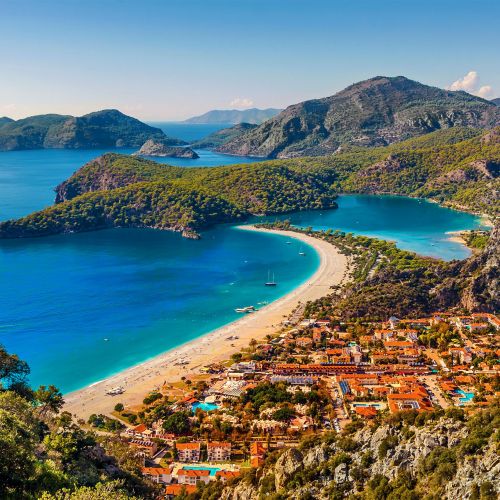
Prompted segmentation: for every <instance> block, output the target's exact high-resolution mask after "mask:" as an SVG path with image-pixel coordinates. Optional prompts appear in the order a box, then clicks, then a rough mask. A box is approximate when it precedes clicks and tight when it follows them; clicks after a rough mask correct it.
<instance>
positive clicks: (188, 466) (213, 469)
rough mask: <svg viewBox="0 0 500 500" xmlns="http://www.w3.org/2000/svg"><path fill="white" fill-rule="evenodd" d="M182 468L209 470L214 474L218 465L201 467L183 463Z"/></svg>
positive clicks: (218, 468)
mask: <svg viewBox="0 0 500 500" xmlns="http://www.w3.org/2000/svg"><path fill="white" fill-rule="evenodd" d="M182 468H183V469H184V470H209V471H210V475H211V476H215V474H216V473H217V471H218V470H221V469H220V467H203V466H202V465H183V466H182Z"/></svg>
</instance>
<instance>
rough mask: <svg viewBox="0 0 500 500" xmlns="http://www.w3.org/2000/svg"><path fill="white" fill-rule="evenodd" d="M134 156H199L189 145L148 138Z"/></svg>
mask: <svg viewBox="0 0 500 500" xmlns="http://www.w3.org/2000/svg"><path fill="white" fill-rule="evenodd" d="M133 156H162V157H169V158H191V159H195V158H199V156H198V155H197V154H196V153H195V152H194V151H193V150H192V149H191V148H188V147H180V146H170V145H169V143H168V141H167V142H166V141H162V140H155V139H148V140H147V141H146V142H145V143H144V144H143V145H142V146H141V149H139V151H136V152H135V153H133Z"/></svg>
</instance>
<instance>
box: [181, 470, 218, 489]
mask: <svg viewBox="0 0 500 500" xmlns="http://www.w3.org/2000/svg"><path fill="white" fill-rule="evenodd" d="M177 481H178V482H179V484H186V485H191V486H196V485H197V484H198V483H199V482H203V483H205V484H207V483H209V482H210V469H184V468H182V469H179V470H178V471H177Z"/></svg>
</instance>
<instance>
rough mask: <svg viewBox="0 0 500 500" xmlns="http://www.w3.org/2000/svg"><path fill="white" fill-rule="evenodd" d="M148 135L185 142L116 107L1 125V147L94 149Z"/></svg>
mask: <svg viewBox="0 0 500 500" xmlns="http://www.w3.org/2000/svg"><path fill="white" fill-rule="evenodd" d="M148 139H157V140H162V141H166V142H167V143H168V144H170V145H181V144H185V143H184V142H183V141H180V140H178V139H172V138H169V137H167V136H166V135H165V134H164V133H163V131H161V130H160V129H159V128H155V127H151V126H149V125H146V124H145V123H142V122H141V121H139V120H137V119H135V118H132V117H130V116H127V115H124V114H123V113H121V112H120V111H118V110H116V109H106V110H103V111H96V112H94V113H89V114H88V115H84V116H80V117H74V116H69V115H55V114H52V115H37V116H30V117H28V118H23V119H22V120H16V121H14V120H12V121H8V122H6V123H4V124H3V125H2V126H0V151H9V150H23V149H51V148H66V149H87V148H88V149H93V148H108V147H109V148H113V147H140V146H141V145H142V144H144V142H146V141H147V140H148Z"/></svg>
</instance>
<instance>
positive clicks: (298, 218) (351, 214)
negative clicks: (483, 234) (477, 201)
mask: <svg viewBox="0 0 500 500" xmlns="http://www.w3.org/2000/svg"><path fill="white" fill-rule="evenodd" d="M338 205H339V209H338V210H326V211H323V212H318V211H309V212H300V213H296V214H291V215H284V216H279V217H272V218H271V217H270V218H269V219H271V220H274V219H281V220H284V219H289V220H291V222H292V223H293V224H295V225H297V226H300V227H308V226H311V227H313V228H314V229H320V230H321V229H339V230H341V231H346V232H354V233H357V234H362V235H366V236H373V237H377V238H382V239H385V240H392V241H396V242H397V244H398V246H399V247H400V248H403V249H405V250H411V251H414V252H417V253H420V254H422V255H429V256H431V257H438V258H441V259H444V260H452V259H464V258H466V257H468V256H469V255H470V251H469V250H468V249H467V248H466V247H464V246H463V245H460V244H459V243H456V242H453V241H450V240H449V239H448V238H449V236H450V235H448V234H446V233H447V232H448V231H459V230H463V229H474V228H479V227H482V226H481V221H480V219H479V217H476V216H474V215H471V214H467V213H465V212H459V211H456V210H450V209H446V208H442V207H440V206H439V205H437V204H435V203H430V202H428V201H425V200H418V199H414V198H406V197H401V196H363V195H344V196H340V197H339V199H338Z"/></svg>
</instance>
